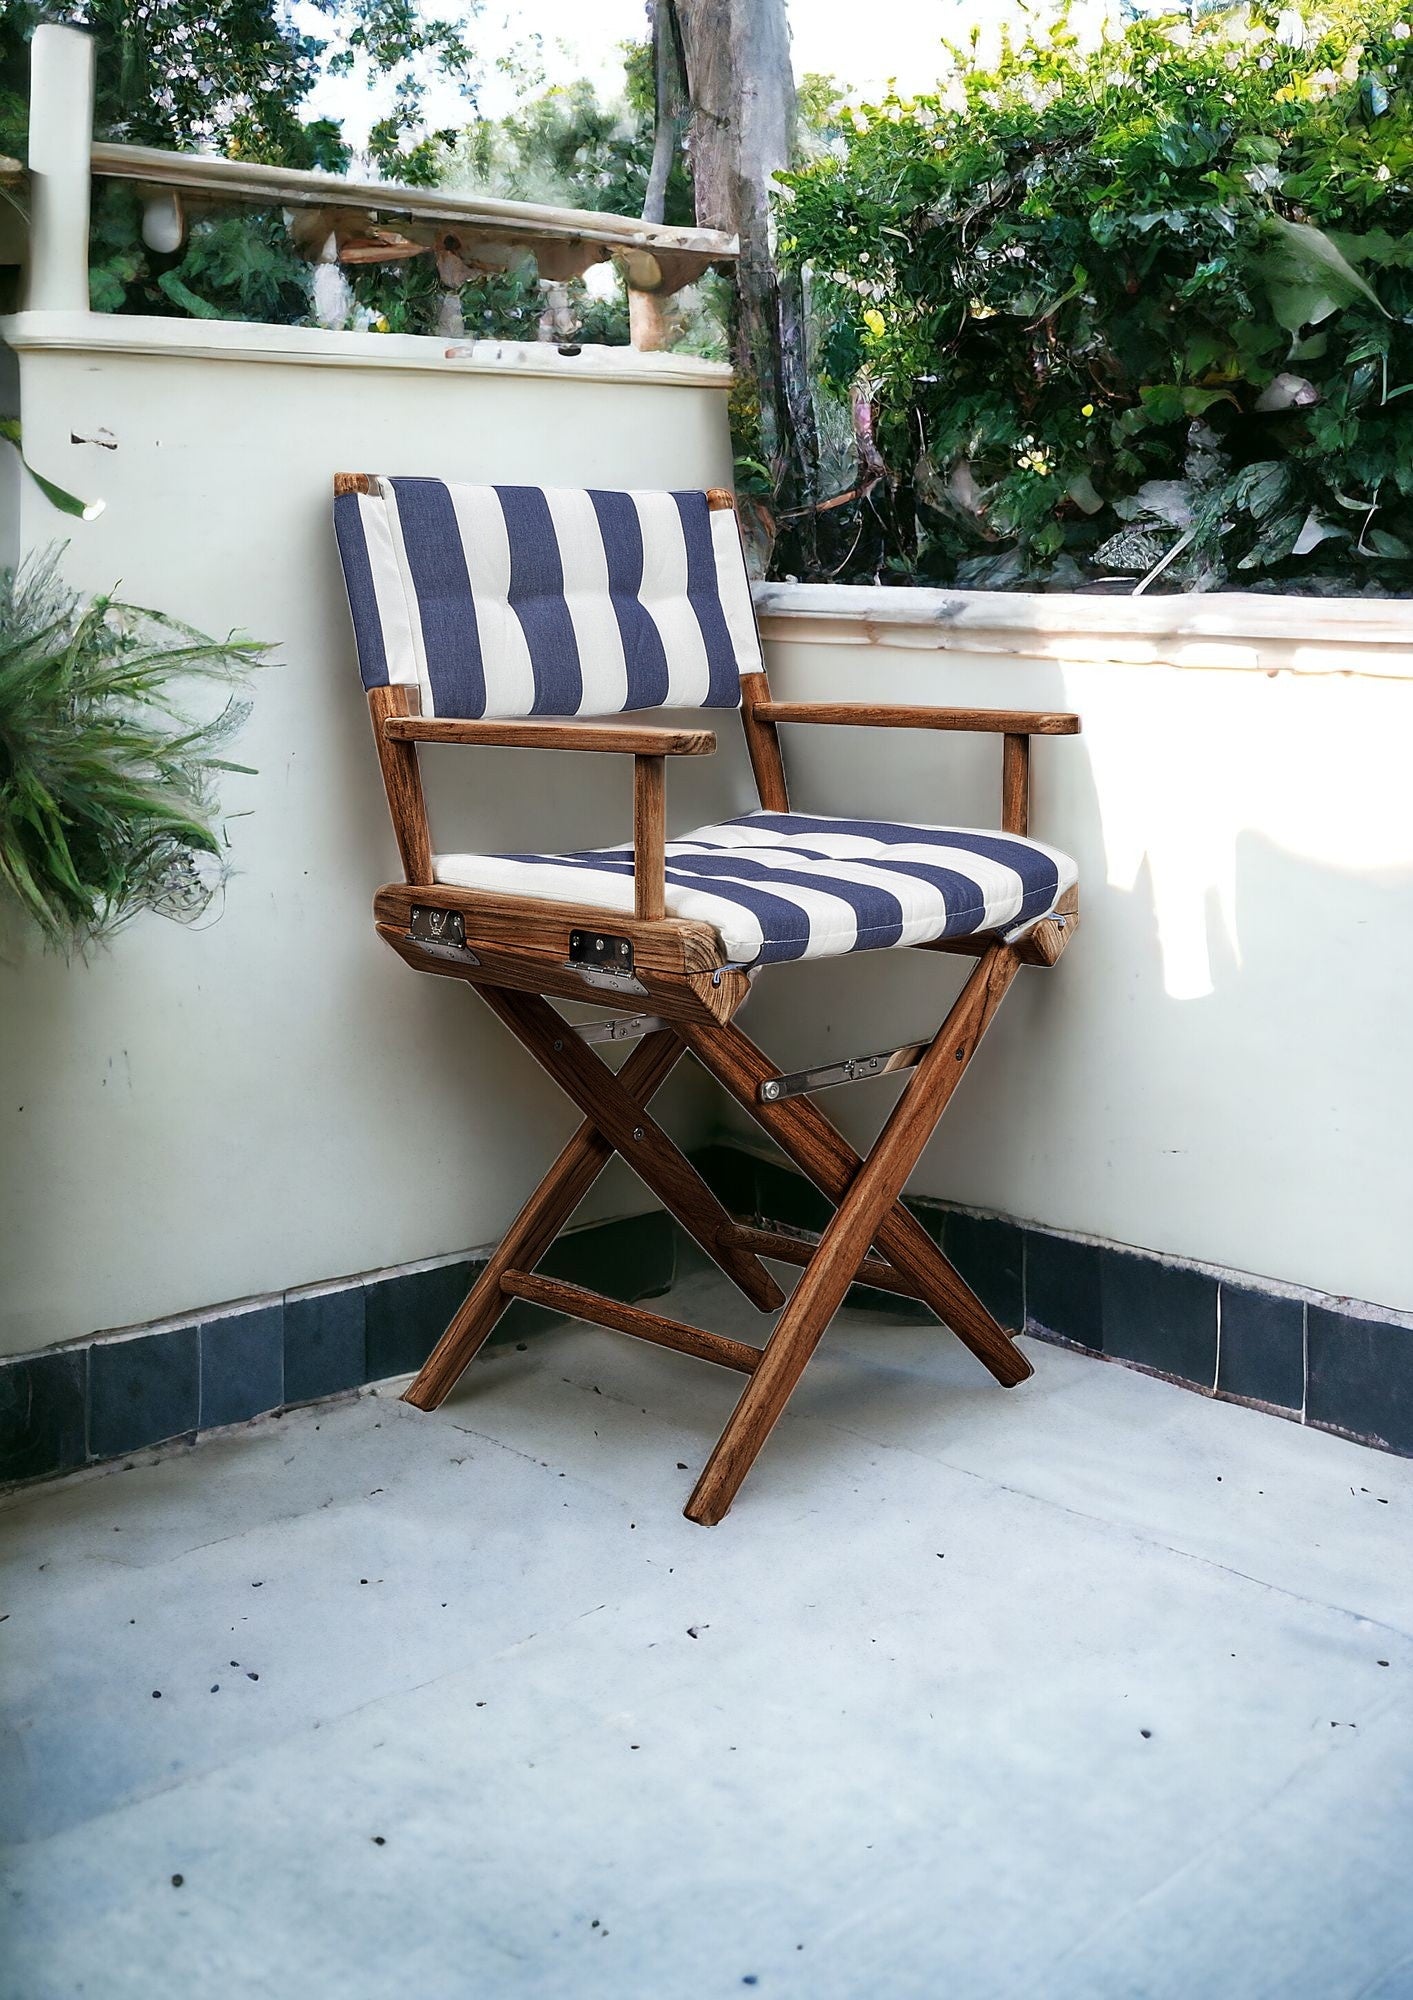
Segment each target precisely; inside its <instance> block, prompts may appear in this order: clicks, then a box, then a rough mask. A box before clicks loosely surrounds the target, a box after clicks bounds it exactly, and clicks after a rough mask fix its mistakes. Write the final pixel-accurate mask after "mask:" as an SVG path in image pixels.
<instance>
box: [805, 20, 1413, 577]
mask: <svg viewBox="0 0 1413 2000" xmlns="http://www.w3.org/2000/svg"><path fill="white" fill-rule="evenodd" d="M1408 13H1409V10H1408V8H1407V6H1406V4H1398V0H1378V4H1372V0H1358V3H1357V4H1343V5H1336V6H1334V7H1332V8H1327V9H1324V10H1322V11H1319V12H1309V13H1307V14H1306V15H1305V16H1304V17H1301V16H1300V15H1298V14H1296V13H1295V12H1294V10H1284V11H1282V12H1280V13H1279V14H1278V13H1277V12H1276V10H1274V9H1273V8H1267V7H1263V6H1255V7H1251V8H1243V9H1241V10H1239V11H1234V12H1228V11H1221V12H1218V13H1214V14H1209V15H1207V16H1206V17H1205V18H1201V19H1199V20H1198V21H1197V22H1196V23H1192V22H1190V21H1189V19H1188V17H1187V15H1186V14H1184V15H1182V16H1174V17H1172V18H1170V19H1164V20H1151V19H1150V20H1147V21H1140V22H1135V23H1133V24H1131V25H1130V26H1128V27H1127V28H1126V29H1124V30H1123V32H1122V33H1119V34H1115V35H1112V36H1111V37H1110V38H1108V39H1106V40H1105V41H1104V42H1103V43H1102V44H1101V45H1100V46H1098V47H1089V48H1085V47H1084V46H1082V45H1081V43H1080V42H1079V40H1078V39H1077V38H1076V36H1075V35H1074V34H1073V33H1072V32H1071V30H1070V28H1069V26H1068V24H1067V23H1066V22H1065V21H1063V20H1062V21H1061V22H1060V23H1059V24H1058V25H1057V26H1056V27H1055V28H1054V30H1053V32H1052V33H1051V34H1050V35H1049V36H1048V38H1045V39H1040V40H1030V41H1027V42H1025V43H1024V44H1018V45H1015V46H1010V45H1007V46H1005V47H1004V48H1003V51H1002V54H1001V57H1000V59H999V61H998V62H997V63H996V65H995V67H990V68H988V67H983V66H982V65H981V64H980V63H979V62H978V61H977V60H976V59H975V57H974V56H973V55H969V54H964V53H960V52H959V53H958V54H957V56H956V61H955V67H954V70H953V72H952V74H951V75H950V77H948V78H946V79H944V82H943V84H942V85H941V86H939V90H938V92H937V93H936V94H934V95H930V96H925V97H918V98H914V99H902V98H897V97H894V98H890V99H888V100H887V101H885V102H884V103H883V104H881V105H877V106H871V107H866V108H861V109H859V110H857V111H856V112H854V114H853V115H852V117H851V118H849V119H847V120H846V121H845V129H844V137H843V139H842V141H840V142H839V143H838V144H837V146H836V148H835V150H834V151H833V152H831V153H829V154H827V155H826V156H825V157H823V158H821V159H818V160H816V161H814V162H812V163H811V164H809V165H808V166H807V167H805V168H803V169H802V170H801V171H799V172H798V173H795V174H791V175H788V176H786V177H785V179H786V182H787V188H786V193H785V195H784V197H783V199H782V202H781V214H780V223H781V238H782V250H783V254H784V255H785V256H786V257H787V258H788V259H791V260H794V261H796V262H799V263H801V264H803V265H804V266H805V267H806V268H807V269H808V270H809V271H810V273H811V286H812V298H813V302H814V306H815V308H816V318H817V323H818V325H819V327H820V328H821V329H822V331H821V335H820V339H819V345H818V355H817V359H818V366H819V370H820V374H821V379H822V383H823V385H824V388H825V390H826V391H827V392H830V393H834V394H837V395H839V396H840V397H846V396H847V397H851V398H852V401H853V405H854V408H855V410H856V411H857V412H858V413H859V414H858V417H857V429H858V433H859V448H858V461H859V483H860V484H861V485H862V486H863V487H864V488H865V489H866V491H865V494H864V497H863V498H862V499H861V500H858V501H854V502H850V503H848V504H847V505H846V506H844V507H842V508H837V509H835V510H833V514H832V516H831V517H822V518H830V520H831V532H832V533H833V534H834V535H835V538H836V554H835V558H834V560H835V562H836V563H837V564H841V565H842V568H841V570H840V573H842V574H844V575H846V576H849V577H853V578H860V577H867V576H873V575H879V576H882V577H883V578H884V579H885V580H889V579H892V580H896V581H900V582H904V581H917V582H931V581H936V582H943V583H955V584H959V585H962V586H967V587H973V588H990V589H998V588H1002V589H1003V588H1007V587H1012V586H1029V587H1034V586H1037V585H1039V586H1048V587H1051V588H1075V587H1083V586H1085V585H1089V584H1095V585H1097V584H1100V583H1101V582H1102V581H1103V580H1105V579H1108V580H1110V581H1111V584H1112V587H1119V588H1123V587H1129V585H1131V583H1132V582H1133V581H1136V580H1137V579H1138V578H1139V577H1140V576H1144V575H1149V574H1151V573H1154V572H1155V571H1156V572H1157V573H1156V575H1154V582H1155V586H1156V587H1158V588H1168V587H1179V588H1186V589H1192V588H1198V589H1211V588H1217V587H1226V588H1251V587H1255V588H1261V589H1275V590H1324V591H1337V592H1344V593H1365V592H1392V593H1403V592H1408V591H1410V590H1413V99H1410V89H1411V88H1413V35H1410V29H1409V19H1408ZM861 385H862V390H861ZM870 431H871V435H870ZM1160 565H1161V566H1162V567H1160ZM1117 579H1128V580H1129V584H1128V585H1126V584H1123V583H1119V582H1117V581H1116V580H1117Z"/></svg>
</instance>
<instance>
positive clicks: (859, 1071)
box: [760, 1042, 932, 1104]
mask: <svg viewBox="0 0 1413 2000" xmlns="http://www.w3.org/2000/svg"><path fill="white" fill-rule="evenodd" d="M931 1046H932V1044H931V1042H904V1043H903V1045H902V1047H901V1048H896V1049H883V1050H881V1051H880V1052H879V1054H877V1055H873V1056H846V1057H845V1058H844V1060H843V1062H835V1063H821V1064H820V1065H819V1066H818V1067H817V1068H816V1069H796V1070H790V1071H789V1072H788V1073H787V1074H785V1075H783V1076H772V1077H767V1078H766V1080H765V1082H764V1083H763V1084H762V1085H761V1087H760V1095H761V1102H762V1103H764V1104H778V1103H779V1102H780V1100H781V1098H782V1097H803V1096H804V1094H805V1092H806V1091H809V1090H828V1089H829V1088H830V1086H831V1085H833V1084H836V1083H862V1082H863V1080H864V1078H865V1077H870V1076H891V1075H892V1073H893V1071H894V1070H899V1069H915V1068H916V1067H917V1065H918V1063H920V1062H921V1061H922V1058H923V1056H924V1055H925V1054H926V1053H927V1051H928V1049H930V1048H931Z"/></svg>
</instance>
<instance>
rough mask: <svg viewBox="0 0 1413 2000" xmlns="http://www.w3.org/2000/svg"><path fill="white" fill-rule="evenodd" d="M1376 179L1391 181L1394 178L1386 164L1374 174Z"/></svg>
mask: <svg viewBox="0 0 1413 2000" xmlns="http://www.w3.org/2000/svg"><path fill="white" fill-rule="evenodd" d="M1374 179H1375V180H1376V181H1389V180H1392V179H1393V175H1392V174H1391V173H1390V171H1389V169H1388V167H1387V166H1386V165H1385V166H1382V167H1380V168H1379V170H1378V172H1377V173H1376V174H1375V175H1374Z"/></svg>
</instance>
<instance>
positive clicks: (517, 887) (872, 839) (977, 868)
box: [433, 812, 1078, 965]
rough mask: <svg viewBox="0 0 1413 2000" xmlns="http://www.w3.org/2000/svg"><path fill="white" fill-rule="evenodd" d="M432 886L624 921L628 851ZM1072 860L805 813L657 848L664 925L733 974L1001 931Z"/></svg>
mask: <svg viewBox="0 0 1413 2000" xmlns="http://www.w3.org/2000/svg"><path fill="white" fill-rule="evenodd" d="M433 873H434V875H435V877H436V879H437V881H438V882H445V883H448V884H450V885H454V886H455V887H457V888H462V889H491V890H495V891H497V892H500V893H502V894H508V895H514V896H538V897H543V898H544V899H546V900H547V901H549V902H554V903H580V904H588V905H591V906H593V907H595V908H598V909H603V910H615V911H621V912H622V913H623V914H625V915H630V914H631V913H632V909H633V850H632V848H631V846H625V847H606V848H598V849H595V850H593V851H591V852H588V853H583V854H439V855H437V856H436V857H435V859H434V862H433ZM1077 876H1078V870H1077V869H1076V867H1075V864H1074V862H1073V861H1071V860H1070V859H1069V857H1068V855H1064V854H1060V853H1058V852H1057V851H1056V849H1054V848H1053V847H1046V846H1045V845H1044V844H1043V842H1041V841H1038V840H1023V839H1021V838H1020V836H1019V835H1017V834H1010V833H983V832H979V831H976V830H974V829H973V828H970V827H955V826H912V825H908V824H905V823H901V822H896V821H892V820H871V819H833V818H823V817H820V816H818V815H816V814H814V813H769V812H754V813H748V814H746V815H745V817H744V818H741V819H732V820H726V821H724V822H723V823H722V824H721V825H720V826H704V827H701V828H699V829H698V830H697V832H695V833H690V834H688V835H687V836H686V837H685V838H684V839H682V840H670V841H669V842H668V843H667V912H668V915H669V916H673V917H690V918H694V919H695V920H697V921H698V922H700V923H706V924H710V925H711V926H712V928H713V929H714V930H715V931H716V932H717V933H718V935H719V936H720V938H721V941H722V944H723V946H724V948H725V952H726V956H727V958H728V960H730V961H731V962H732V963H733V964H736V965H768V964H770V963H771V962H772V961H773V960H776V959H785V958H831V957H834V956H836V955H838V954H839V953H842V952H848V951H875V950H878V949H880V948H882V947H886V946H889V945H909V944H925V943H929V942H930V941H931V940H932V939H934V938H943V937H968V936H971V935H973V934H975V933H978V932H985V931H1010V930H1014V929H1016V928H1017V927H1019V926H1021V925H1025V924H1029V923H1033V922H1035V921H1037V920H1038V919H1039V918H1041V917H1043V916H1046V915H1047V914H1048V913H1049V911H1051V910H1052V909H1053V908H1054V906H1055V904H1056V902H1057V901H1058V899H1059V897H1060V895H1061V894H1062V893H1063V892H1064V891H1065V890H1066V889H1068V888H1070V887H1072V886H1073V884H1074V882H1075V881H1076V879H1077Z"/></svg>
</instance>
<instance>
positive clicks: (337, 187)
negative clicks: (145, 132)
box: [92, 140, 739, 282]
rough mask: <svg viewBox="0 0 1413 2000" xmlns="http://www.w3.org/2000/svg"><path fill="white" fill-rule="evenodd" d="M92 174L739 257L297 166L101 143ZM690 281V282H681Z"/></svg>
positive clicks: (673, 239) (514, 234) (524, 237)
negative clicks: (341, 176) (350, 178)
mask: <svg viewBox="0 0 1413 2000" xmlns="http://www.w3.org/2000/svg"><path fill="white" fill-rule="evenodd" d="M92 164H93V171H94V173H95V174H99V175H106V176H108V177H109V178H112V179H117V180H129V181H141V182H143V183H144V184H147V185H150V186H152V187H158V188H183V189H186V190H188V191H191V190H198V191H200V192H202V193H204V194H208V195H211V196H213V197H219V198H220V199H221V200H222V201H226V202H233V201H234V202H241V201H243V202H256V203H259V204H261V205H263V206H266V207H273V208H309V207H314V208H323V207H328V208H357V209H368V210H371V211H372V212H373V213H374V214H380V215H410V216H421V217H423V218H424V219H426V220H429V221H433V222H452V223H462V224H466V225H473V226H474V228H475V230H476V232H477V233H483V234H486V235H500V236H508V237H511V238H512V239H514V240H515V241H517V242H522V241H523V242H533V241H534V240H535V239H536V238H537V237H538V238H542V239H544V240H546V241H553V240H555V239H559V240H569V241H582V242H585V243H601V244H603V245H604V246H605V247H606V248H607V249H609V250H614V249H618V248H624V249H632V248H646V249H648V250H652V251H657V250H662V251H664V252H676V253H678V254H679V255H680V256H683V257H691V258H693V259H695V260H698V261H699V262H700V265H701V267H702V268H703V269H705V268H706V267H707V266H709V265H711V264H719V263H726V262H730V261H731V260H733V259H734V258H735V257H736V256H737V254H738V248H739V246H738V244H737V241H736V238H735V236H734V235H730V234H727V233H725V232H723V231H721V230H717V229H695V228H693V229H679V228H676V227H674V226H671V225H668V224H664V223H660V222H644V221H643V219H642V217H641V216H633V215H606V214H603V213H601V212H600V211H599V210H597V209H583V208H552V207H548V206H545V205H543V204H541V203H539V202H529V201H502V200H499V199H497V198H493V197H491V196H489V195H468V194H452V193H450V192H448V191H447V190H446V189H445V188H414V187H403V186H400V185H398V184H397V183H396V182H393V181H353V180H342V179H339V178H337V177H336V176H335V175H333V174H320V173H312V172H308V171H306V170H304V169H303V168H297V167H272V166H264V165H261V164H259V163H257V162H255V161H252V160H225V159H219V158H217V157H215V156H214V155H213V154H210V153H169V152H165V151H163V150H162V149H161V148H160V147H156V146H124V145H117V144H113V143H111V142H109V141H107V140H97V141H95V143H94V146H93V151H92ZM684 282H685V281H684Z"/></svg>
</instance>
